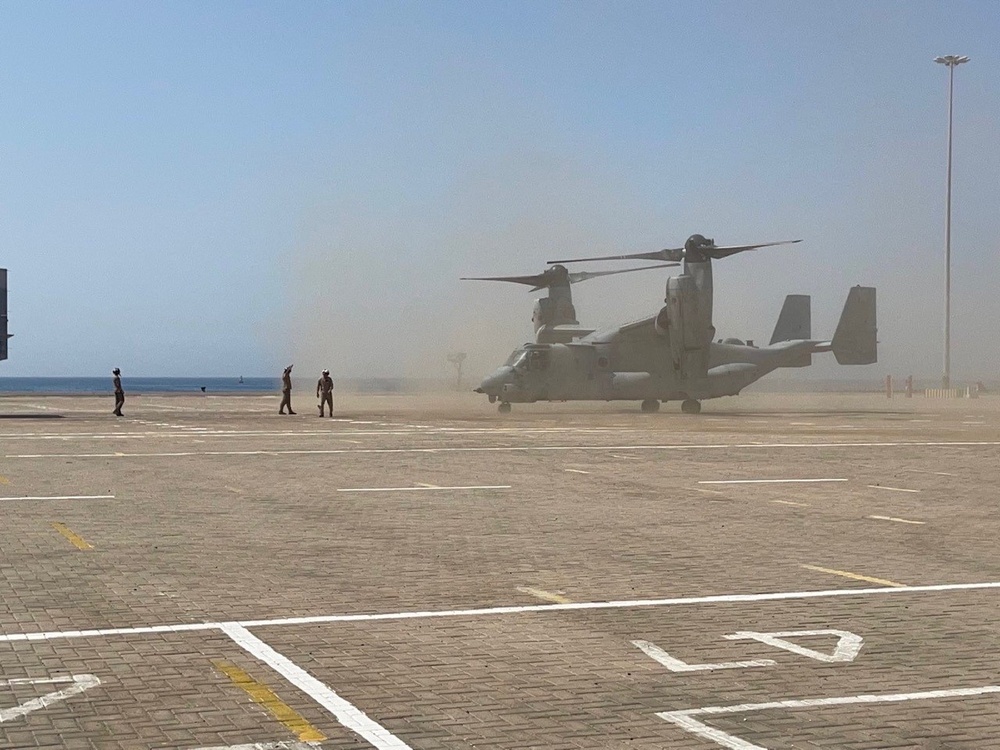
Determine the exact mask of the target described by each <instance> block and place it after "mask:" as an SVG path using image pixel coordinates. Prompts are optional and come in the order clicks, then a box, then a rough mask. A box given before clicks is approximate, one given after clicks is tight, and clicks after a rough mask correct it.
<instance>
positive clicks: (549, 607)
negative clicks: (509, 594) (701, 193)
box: [0, 581, 1000, 643]
mask: <svg viewBox="0 0 1000 750" xmlns="http://www.w3.org/2000/svg"><path fill="white" fill-rule="evenodd" d="M984 589H1000V581H989V582H985V583H942V584H933V585H928V586H898V587H888V586H880V587H879V588H873V589H828V590H824V591H779V592H774V593H767V594H721V595H713V596H692V597H686V598H676V599H633V600H624V601H610V602H571V603H569V604H529V605H523V606H507V607H484V608H481V609H449V610H429V611H423V612H384V613H375V614H352V615H311V616H305V617H284V618H276V619H272V620H242V621H239V622H234V623H229V624H233V625H240V626H242V627H245V628H257V627H268V626H271V625H275V626H277V625H311V624H320V623H326V622H331V623H332V622H375V621H382V620H421V619H430V618H445V617H489V616H497V615H516V614H522V613H528V612H538V613H541V612H544V613H549V612H563V611H569V610H600V609H633V608H640V607H670V606H683V605H691V604H737V603H744V602H776V601H794V600H800V599H827V598H831V597H855V596H891V595H900V594H925V593H934V592H945V591H979V590H984ZM225 624H226V623H219V622H205V623H186V624H183V625H147V626H142V627H133V628H105V629H101V630H60V631H50V632H39V633H11V634H9V635H0V643H13V642H15V641H49V640H55V639H62V638H89V637H93V636H112V635H136V634H145V633H185V632H191V631H197V630H219V629H221V628H222V627H223V626H224V625H225Z"/></svg>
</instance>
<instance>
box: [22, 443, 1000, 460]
mask: <svg viewBox="0 0 1000 750" xmlns="http://www.w3.org/2000/svg"><path fill="white" fill-rule="evenodd" d="M998 446H1000V441H997V440H956V441H950V442H948V441H936V442H888V443H860V442H859V443H847V442H844V443H733V444H724V443H707V444H694V443H692V444H680V443H678V444H666V445H521V446H452V447H438V448H339V449H338V448H329V449H315V450H311V449H300V450H295V449H290V450H245V451H164V452H156V453H17V454H7V455H6V456H4V458H179V457H188V456H324V455H331V456H332V455H344V454H352V455H362V454H373V455H382V454H407V453H431V454H433V453H531V452H539V453H546V452H557V451H706V450H723V451H732V450H761V449H765V450H770V449H775V450H777V449H792V450H800V449H801V450H804V449H810V448H995V447H998Z"/></svg>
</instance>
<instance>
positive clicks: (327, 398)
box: [316, 375, 333, 417]
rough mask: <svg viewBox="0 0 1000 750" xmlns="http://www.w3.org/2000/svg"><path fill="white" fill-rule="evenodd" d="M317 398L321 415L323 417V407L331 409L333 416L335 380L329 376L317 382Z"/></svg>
mask: <svg viewBox="0 0 1000 750" xmlns="http://www.w3.org/2000/svg"><path fill="white" fill-rule="evenodd" d="M316 397H317V398H318V399H319V415H320V416H321V417H322V416H323V407H324V406H329V407H330V416H331V417H332V416H333V378H331V377H330V376H329V375H324V376H322V377H321V378H320V379H319V380H318V381H316Z"/></svg>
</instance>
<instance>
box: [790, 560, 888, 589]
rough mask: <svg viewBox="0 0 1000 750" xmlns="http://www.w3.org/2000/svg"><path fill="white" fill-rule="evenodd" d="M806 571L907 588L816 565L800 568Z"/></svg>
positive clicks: (881, 579)
mask: <svg viewBox="0 0 1000 750" xmlns="http://www.w3.org/2000/svg"><path fill="white" fill-rule="evenodd" d="M801 567H803V568H805V569H806V570H815V571H817V572H819V573H830V574H832V575H835V576H843V577H844V578H853V579H854V580H855V581H868V582H869V583H880V584H882V585H883V586H894V587H895V588H899V589H905V588H907V586H906V584H905V583H896V582H895V581H887V580H886V579H884V578H873V577H872V576H863V575H861V574H860V573H851V572H849V571H846V570H834V569H833V568H821V567H819V566H818V565H803V566H801Z"/></svg>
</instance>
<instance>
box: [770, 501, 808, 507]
mask: <svg viewBox="0 0 1000 750" xmlns="http://www.w3.org/2000/svg"><path fill="white" fill-rule="evenodd" d="M771 502H772V503H780V504H781V505H794V506H795V507H796V508H808V507H810V506H809V503H796V502H794V501H792V500H772V501H771Z"/></svg>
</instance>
